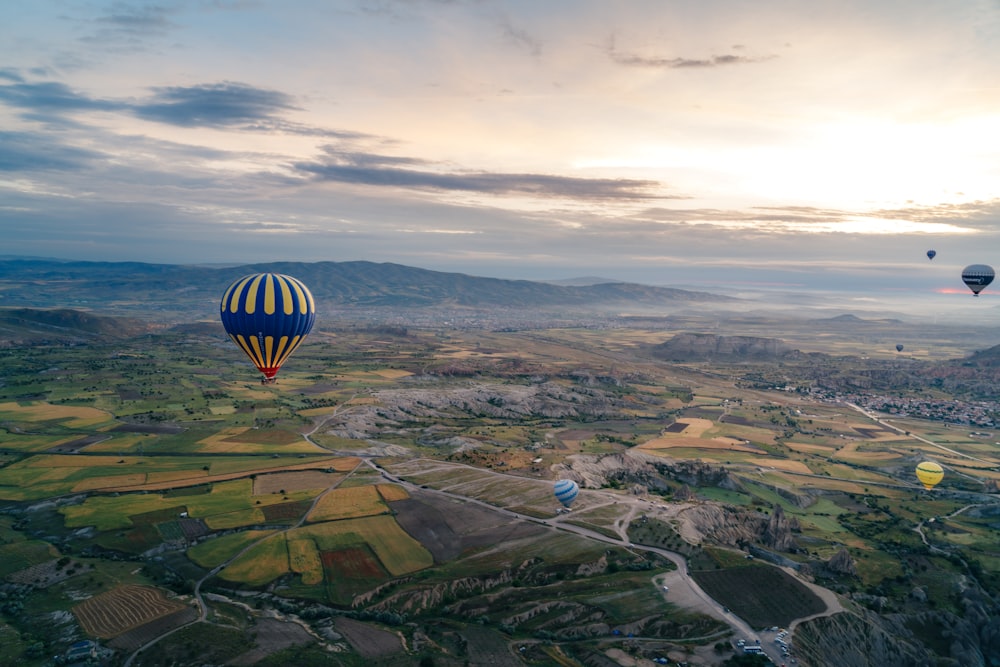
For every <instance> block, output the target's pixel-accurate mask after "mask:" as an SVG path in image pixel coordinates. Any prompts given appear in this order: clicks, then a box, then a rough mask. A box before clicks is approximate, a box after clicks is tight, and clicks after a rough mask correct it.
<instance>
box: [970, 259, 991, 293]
mask: <svg viewBox="0 0 1000 667" xmlns="http://www.w3.org/2000/svg"><path fill="white" fill-rule="evenodd" d="M995 277H996V273H995V272H994V271H993V267H992V266H988V265H986V264H970V265H969V266H967V267H965V268H964V269H962V282H963V283H965V284H966V285H967V286H968V287H969V289H970V290H972V295H973V296H979V293H980V292H982V291H983V290H984V289H985V288H986V286H987V285H989V284H990V283H991V282H993V278H995Z"/></svg>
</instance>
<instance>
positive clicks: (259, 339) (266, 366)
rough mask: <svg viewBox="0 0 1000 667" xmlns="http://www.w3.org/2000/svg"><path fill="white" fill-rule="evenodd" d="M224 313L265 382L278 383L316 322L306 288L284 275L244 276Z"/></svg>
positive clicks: (228, 329)
mask: <svg viewBox="0 0 1000 667" xmlns="http://www.w3.org/2000/svg"><path fill="white" fill-rule="evenodd" d="M220 310H221V316H222V326H223V327H225V329H226V333H228V334H229V337H230V338H232V339H233V342H234V343H236V344H237V345H238V346H239V348H240V349H241V350H243V351H244V352H246V354H247V356H248V357H250V360H251V361H252V362H253V364H254V366H256V367H257V370H259V371H260V372H261V373H263V374H264V378H263V379H262V380H261V382H262V383H270V382H274V376H275V374H276V373H277V372H278V369H279V368H281V364H283V363H284V362H285V360H286V359H288V355H290V354H291V353H292V352H294V351H295V348H297V347H298V346H299V344H300V343H301V342H302V340H303V339H304V338H305V337H306V334H308V333H309V331H310V330H311V329H312V326H313V322H314V321H315V320H316V304H315V302H314V301H313V297H312V294H310V293H309V290H308V289H307V288H306V286H305V285H303V284H302V283H301V282H300V281H299V280H297V279H295V278H292V277H291V276H285V275H282V274H280V273H256V274H252V275H249V276H243V277H242V278H240V279H239V280H237V281H236V282H234V283H233V284H232V285H230V286H229V288H228V289H227V290H226V292H225V294H223V295H222V303H221V304H220Z"/></svg>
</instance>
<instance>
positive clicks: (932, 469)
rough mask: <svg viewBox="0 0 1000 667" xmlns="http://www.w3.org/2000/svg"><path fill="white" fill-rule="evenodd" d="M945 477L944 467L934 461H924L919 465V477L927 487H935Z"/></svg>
mask: <svg viewBox="0 0 1000 667" xmlns="http://www.w3.org/2000/svg"><path fill="white" fill-rule="evenodd" d="M943 477H944V468H942V467H941V466H939V465H938V464H936V463H934V461H924V462H923V463H921V464H920V465H918V466H917V479H918V480H920V483H921V484H923V485H924V488H925V489H933V488H934V487H935V486H936V485H937V483H938V482H940V481H941V479H942V478H943Z"/></svg>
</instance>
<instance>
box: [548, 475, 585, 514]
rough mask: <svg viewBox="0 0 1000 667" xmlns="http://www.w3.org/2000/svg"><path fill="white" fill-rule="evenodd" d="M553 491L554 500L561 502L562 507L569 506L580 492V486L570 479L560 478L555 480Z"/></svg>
mask: <svg viewBox="0 0 1000 667" xmlns="http://www.w3.org/2000/svg"><path fill="white" fill-rule="evenodd" d="M554 491H555V494H556V500H558V501H559V502H561V503H562V504H563V507H569V506H570V505H572V504H573V501H574V500H576V496H577V494H579V493H580V487H579V486H578V485H577V483H576V482H574V481H573V480H571V479H560V480H559V481H558V482H556V485H555V488H554Z"/></svg>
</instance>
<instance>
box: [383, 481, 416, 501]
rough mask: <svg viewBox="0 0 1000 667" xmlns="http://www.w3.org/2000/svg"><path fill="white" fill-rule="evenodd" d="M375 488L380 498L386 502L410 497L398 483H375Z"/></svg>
mask: <svg viewBox="0 0 1000 667" xmlns="http://www.w3.org/2000/svg"><path fill="white" fill-rule="evenodd" d="M375 488H376V489H378V492H379V495H381V496H382V500H384V501H385V502H387V503H391V502H393V501H396V500H408V499H409V498H410V494H409V493H407V491H406V489H404V488H403V487H402V486H400V485H399V484H376V485H375Z"/></svg>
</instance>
